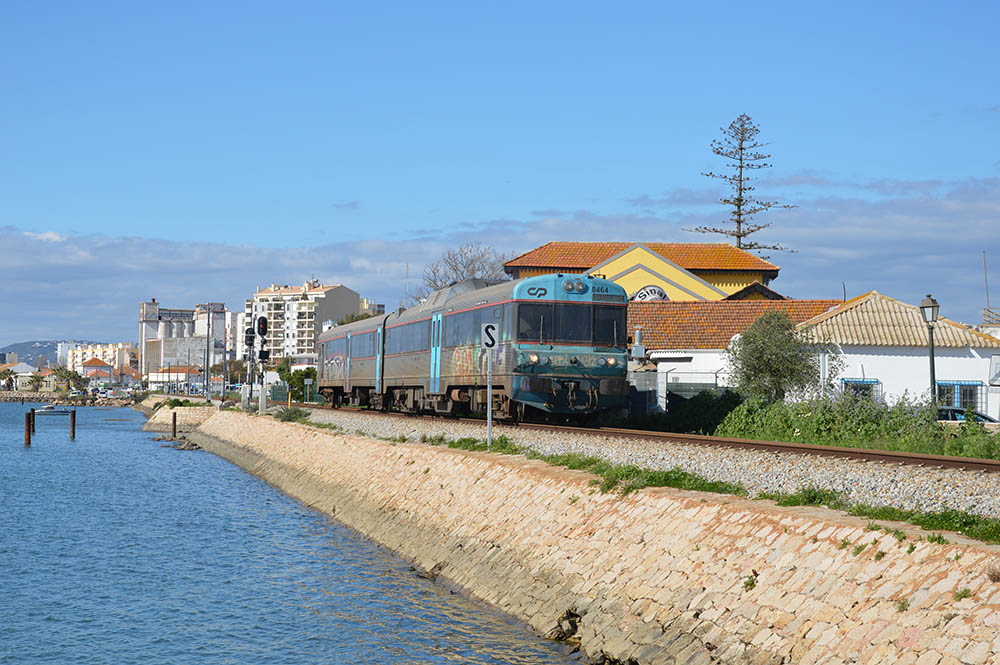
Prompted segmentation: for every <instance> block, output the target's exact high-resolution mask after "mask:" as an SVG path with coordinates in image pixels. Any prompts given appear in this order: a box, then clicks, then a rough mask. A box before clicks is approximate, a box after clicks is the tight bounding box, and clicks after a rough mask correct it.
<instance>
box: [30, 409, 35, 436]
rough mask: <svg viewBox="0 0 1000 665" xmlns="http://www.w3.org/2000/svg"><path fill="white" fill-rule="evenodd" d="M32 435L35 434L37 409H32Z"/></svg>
mask: <svg viewBox="0 0 1000 665" xmlns="http://www.w3.org/2000/svg"><path fill="white" fill-rule="evenodd" d="M31 433H32V434H34V433H35V408H34V407H32V408H31Z"/></svg>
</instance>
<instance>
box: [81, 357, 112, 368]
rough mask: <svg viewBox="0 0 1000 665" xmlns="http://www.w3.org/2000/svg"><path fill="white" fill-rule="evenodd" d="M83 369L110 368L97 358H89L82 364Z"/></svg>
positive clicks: (109, 364)
mask: <svg viewBox="0 0 1000 665" xmlns="http://www.w3.org/2000/svg"><path fill="white" fill-rule="evenodd" d="M83 366H84V367H111V363H106V362H104V361H103V360H99V359H97V358H91V359H90V360H86V361H84V363H83Z"/></svg>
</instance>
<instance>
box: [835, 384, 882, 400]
mask: <svg viewBox="0 0 1000 665" xmlns="http://www.w3.org/2000/svg"><path fill="white" fill-rule="evenodd" d="M840 386H841V388H842V389H843V391H844V392H845V393H848V392H849V393H854V394H855V395H864V396H865V397H871V398H872V399H882V382H881V381H879V380H878V379H841V380H840Z"/></svg>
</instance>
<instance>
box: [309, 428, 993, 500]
mask: <svg viewBox="0 0 1000 665" xmlns="http://www.w3.org/2000/svg"><path fill="white" fill-rule="evenodd" d="M310 420H312V421H313V422H318V423H329V424H334V425H337V426H339V427H341V428H343V429H344V430H345V432H346V433H348V434H356V433H363V434H364V435H366V436H372V437H379V438H385V439H398V438H399V437H405V439H406V440H407V441H410V442H420V440H421V438H422V437H424V438H433V437H436V436H443V437H445V438H448V439H459V438H463V437H471V438H476V439H485V438H486V424H485V422H484V423H483V424H478V423H465V422H462V423H460V422H451V421H447V420H441V419H429V418H401V417H396V416H386V415H381V414H376V413H364V412H356V411H328V410H319V409H316V410H312V411H311V415H310ZM493 433H494V436H500V435H504V436H506V437H507V438H508V439H509V440H510V441H512V442H513V443H515V444H516V445H517V446H519V447H522V448H528V449H530V450H533V451H535V452H537V453H540V454H542V455H556V454H562V453H580V454H582V455H590V456H594V457H600V458H602V459H605V460H607V461H608V462H611V463H613V464H623V465H633V466H638V467H642V468H647V469H661V470H668V469H672V468H674V467H679V468H681V469H683V470H684V471H688V472H690V473H693V474H696V475H698V476H700V477H702V478H704V479H706V480H713V481H723V482H728V483H739V484H740V485H742V486H743V488H744V489H746V490H747V492H748V493H749V494H750V496H757V495H759V494H763V493H771V492H781V493H793V492H796V491H797V490H800V489H803V488H807V487H812V488H817V489H824V490H834V491H837V492H842V493H843V494H844V495H845V496H847V497H848V498H849V500H850V501H851V502H854V503H865V504H871V505H875V506H893V507H896V508H903V509H906V510H919V511H927V512H938V511H942V510H947V509H953V510H960V511H963V512H967V513H971V514H974V515H979V516H982V517H1000V474H993V473H986V472H982V471H964V470H961V469H938V468H928V467H919V466H912V465H897V464H885V463H879V462H865V461H861V460H853V459H845V458H835V457H822V456H814V455H798V454H793V453H770V452H764V451H758V450H739V449H733V448H717V447H714V446H697V445H691V444H684V443H668V442H662V441H652V440H648V439H633V438H625V437H611V436H594V435H587V434H582V433H581V434H576V433H573V432H554V431H553V432H547V431H539V430H530V429H519V428H517V427H506V426H494V428H493Z"/></svg>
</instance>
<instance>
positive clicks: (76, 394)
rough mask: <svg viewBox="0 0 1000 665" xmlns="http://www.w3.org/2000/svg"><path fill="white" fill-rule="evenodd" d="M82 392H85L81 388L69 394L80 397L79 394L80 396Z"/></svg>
mask: <svg viewBox="0 0 1000 665" xmlns="http://www.w3.org/2000/svg"><path fill="white" fill-rule="evenodd" d="M82 394H83V393H82V392H80V391H79V390H71V391H70V392H69V396H70V397H79V396H80V395H82Z"/></svg>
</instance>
